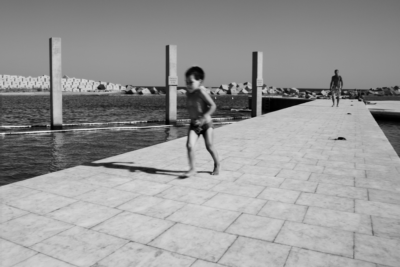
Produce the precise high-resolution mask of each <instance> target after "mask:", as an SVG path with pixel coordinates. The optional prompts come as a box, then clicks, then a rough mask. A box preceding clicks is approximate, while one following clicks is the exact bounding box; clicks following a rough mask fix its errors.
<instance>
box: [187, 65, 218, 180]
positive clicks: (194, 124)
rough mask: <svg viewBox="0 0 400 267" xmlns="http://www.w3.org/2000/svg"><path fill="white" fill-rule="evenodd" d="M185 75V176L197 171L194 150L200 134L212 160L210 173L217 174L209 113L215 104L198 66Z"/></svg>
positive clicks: (216, 159)
mask: <svg viewBox="0 0 400 267" xmlns="http://www.w3.org/2000/svg"><path fill="white" fill-rule="evenodd" d="M185 76H186V86H187V92H186V97H187V100H186V101H187V102H186V104H187V109H188V112H189V117H190V127H189V132H188V139H187V144H186V147H187V150H188V157H189V165H190V170H189V171H188V172H187V173H186V175H185V177H190V176H192V175H194V174H196V172H197V171H196V166H195V155H194V151H195V146H196V142H197V139H198V138H199V136H200V135H203V137H204V141H205V144H206V148H207V150H208V152H210V154H211V156H212V158H213V160H214V170H213V172H212V173H211V175H218V174H219V169H220V162H219V159H218V153H217V151H216V150H215V147H214V144H213V131H214V129H213V124H212V119H211V115H212V114H213V113H214V111H215V110H216V108H217V106H216V105H215V103H214V101H213V100H212V98H211V97H210V95H209V94H208V93H207V91H206V89H205V87H204V86H203V81H204V77H205V74H204V71H203V70H202V69H201V68H200V67H191V68H190V69H188V70H187V71H186V74H185Z"/></svg>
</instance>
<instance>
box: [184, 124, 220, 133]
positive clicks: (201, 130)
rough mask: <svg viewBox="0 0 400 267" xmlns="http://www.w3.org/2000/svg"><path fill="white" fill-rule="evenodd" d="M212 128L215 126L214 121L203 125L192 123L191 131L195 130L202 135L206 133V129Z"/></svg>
mask: <svg viewBox="0 0 400 267" xmlns="http://www.w3.org/2000/svg"><path fill="white" fill-rule="evenodd" d="M210 128H214V127H213V123H212V121H210V122H207V123H204V124H203V125H201V126H200V125H195V124H193V123H190V127H189V131H190V130H193V131H194V132H195V133H196V134H197V135H201V134H202V135H204V134H205V133H206V131H207V130H208V129H210Z"/></svg>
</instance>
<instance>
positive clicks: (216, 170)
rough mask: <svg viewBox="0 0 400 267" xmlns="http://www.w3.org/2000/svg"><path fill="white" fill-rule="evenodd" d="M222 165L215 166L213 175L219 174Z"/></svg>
mask: <svg viewBox="0 0 400 267" xmlns="http://www.w3.org/2000/svg"><path fill="white" fill-rule="evenodd" d="M220 167H221V166H220V165H219V164H218V165H217V164H214V170H213V172H212V173H211V175H218V174H219V169H220Z"/></svg>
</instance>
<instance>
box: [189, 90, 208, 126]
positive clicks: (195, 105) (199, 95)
mask: <svg viewBox="0 0 400 267" xmlns="http://www.w3.org/2000/svg"><path fill="white" fill-rule="evenodd" d="M203 94H207V92H206V91H205V89H204V88H199V89H197V90H194V91H193V92H192V93H189V92H186V97H187V99H186V104H187V109H188V112H189V117H190V120H191V121H192V122H195V121H196V120H198V119H199V118H200V117H203V116H204V114H205V113H206V112H207V110H208V109H209V105H208V104H207V102H206V100H205V98H204V96H203ZM204 119H205V123H208V122H210V121H211V116H205V117H204Z"/></svg>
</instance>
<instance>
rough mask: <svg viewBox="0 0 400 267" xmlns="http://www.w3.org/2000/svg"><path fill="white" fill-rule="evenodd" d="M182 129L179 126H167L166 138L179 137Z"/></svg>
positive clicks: (167, 139)
mask: <svg viewBox="0 0 400 267" xmlns="http://www.w3.org/2000/svg"><path fill="white" fill-rule="evenodd" d="M179 133H180V131H179V130H178V127H168V128H165V140H166V141H170V140H174V139H177V138H179Z"/></svg>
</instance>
